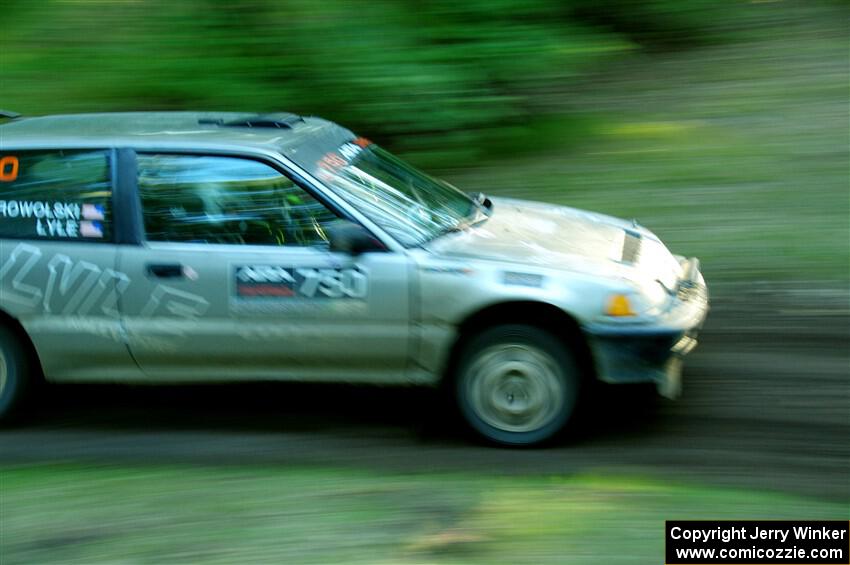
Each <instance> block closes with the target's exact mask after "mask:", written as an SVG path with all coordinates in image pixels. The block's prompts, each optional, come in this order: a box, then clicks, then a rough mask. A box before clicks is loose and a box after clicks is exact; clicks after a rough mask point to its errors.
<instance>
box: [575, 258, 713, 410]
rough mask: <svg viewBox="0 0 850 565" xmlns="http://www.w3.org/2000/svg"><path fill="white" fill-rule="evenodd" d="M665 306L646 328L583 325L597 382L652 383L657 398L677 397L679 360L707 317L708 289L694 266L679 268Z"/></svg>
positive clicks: (691, 346)
mask: <svg viewBox="0 0 850 565" xmlns="http://www.w3.org/2000/svg"><path fill="white" fill-rule="evenodd" d="M685 267H686V269H685V272H686V273H687V274H686V276H685V277H684V278H683V279H682V280H681V281H680V282H679V288H678V291H677V293H676V297H675V298H674V299H673V300H672V301H671V305H670V307H669V308H668V309H667V310H666V311H665V312H664V313H663V314H661V315H660V316H658V317H657V318H656V319H654V320H653V321H652V323H647V324H634V325H626V324H604V323H597V324H588V325H586V326H584V328H583V329H584V332H585V335H586V336H587V340H588V345H589V346H590V351H591V354H592V356H593V361H594V365H595V368H596V375H597V377H598V378H599V379H600V380H602V381H604V382H608V383H646V382H654V383H655V384H656V386H657V387H658V392H659V393H660V394H661V395H662V396H666V397H668V398H675V397H677V396H678V395H679V393H680V392H681V386H682V385H681V375H682V359H683V358H684V356H685V355H687V354H688V353H690V352H691V351H692V350H693V349H694V347H696V345H697V334H698V332H699V330H700V329H701V328H702V325H703V323H704V322H705V318H706V316H707V314H708V290H707V288H706V285H705V281H704V280H703V277H702V275H701V274H700V272H699V268H698V267H699V262H698V261H697V260H696V259H691V260H689V261H688V262H687V264H686V265H685Z"/></svg>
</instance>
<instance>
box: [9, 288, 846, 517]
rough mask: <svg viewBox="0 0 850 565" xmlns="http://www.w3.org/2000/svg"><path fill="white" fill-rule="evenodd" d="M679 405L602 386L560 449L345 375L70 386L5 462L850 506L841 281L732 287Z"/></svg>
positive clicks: (52, 398) (420, 396)
mask: <svg viewBox="0 0 850 565" xmlns="http://www.w3.org/2000/svg"><path fill="white" fill-rule="evenodd" d="M713 305H714V308H713V311H712V313H711V316H710V318H709V321H708V323H707V325H706V328H705V330H704V332H703V334H702V337H701V343H700V346H699V347H698V348H697V350H696V351H695V352H694V353H693V354H692V356H691V357H690V358H689V363H688V364H687V365H686V369H685V379H686V380H685V392H684V396H683V398H682V399H681V400H679V401H677V402H670V401H666V400H660V399H659V400H654V399H653V397H652V396H651V395H647V394H645V391H643V390H635V389H623V388H622V387H605V388H603V389H602V390H599V391H595V393H594V394H593V396H592V398H591V399H590V402H589V403H588V404H587V405H586V409H585V411H584V414H583V415H582V417H581V419H580V421H579V425H578V426H576V428H575V429H574V430H573V432H572V433H570V434H568V435H567V437H565V438H564V440H563V441H561V442H560V443H559V444H557V445H555V446H552V447H548V448H544V449H534V450H509V449H499V448H492V447H486V446H482V445H478V444H475V443H474V442H470V439H469V438H468V437H465V436H464V435H463V434H461V433H458V432H457V429H456V422H455V421H454V420H453V419H452V418H451V416H450V412H449V411H448V410H446V409H445V406H444V405H442V404H440V402H439V399H438V398H437V397H436V395H434V394H431V393H428V392H423V391H420V390H411V389H403V390H387V389H375V388H356V387H345V386H304V385H288V384H282V385H277V384H275V385H242V386H209V387H156V388H153V387H151V388H149V387H141V388H139V387H120V386H85V387H81V386H63V387H51V388H49V389H48V391H47V393H48V395H47V398H45V399H44V401H43V402H42V403H41V405H40V406H39V408H38V410H37V413H36V414H34V415H33V417H32V418H30V419H29V422H27V423H24V424H23V425H19V426H17V427H15V428H13V429H7V430H3V431H2V432H0V465H8V464H16V463H43V464H46V463H50V462H58V461H71V460H86V461H92V460H94V461H99V462H122V463H128V462H129V463H140V464H144V463H149V462H155V463H186V462H191V463H197V464H215V465H229V464H232V465H243V464H257V465H330V466H341V467H354V468H362V469H366V470H370V471H377V472H381V471H385V470H386V471H401V472H408V471H411V472H429V471H433V470H441V471H468V472H474V473H475V472H480V473H508V474H509V473H541V474H552V473H558V474H571V473H595V472H605V473H623V474H629V475H634V474H637V475H646V476H652V477H662V478H664V479H667V478H669V479H673V480H677V481H683V482H688V481H694V482H701V483H711V484H721V485H729V486H736V487H745V488H749V487H755V488H760V489H771V490H780V491H785V492H791V493H799V494H806V495H813V496H818V497H825V498H830V499H834V500H835V499H837V500H848V501H850V312H848V301H847V295H846V293H845V292H829V291H819V292H810V291H806V290H805V289H801V288H783V289H776V288H763V289H762V290H759V288H758V287H756V288H749V289H747V291H746V292H743V293H742V292H739V290H738V289H735V288H732V287H730V288H725V289H721V292H720V296H719V297H715V299H714V301H713Z"/></svg>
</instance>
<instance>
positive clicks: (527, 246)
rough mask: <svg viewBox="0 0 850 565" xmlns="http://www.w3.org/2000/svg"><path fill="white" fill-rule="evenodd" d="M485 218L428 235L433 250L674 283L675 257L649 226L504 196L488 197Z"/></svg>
mask: <svg viewBox="0 0 850 565" xmlns="http://www.w3.org/2000/svg"><path fill="white" fill-rule="evenodd" d="M491 201H492V202H493V212H492V215H491V216H490V218H489V219H488V220H487V221H485V222H482V223H479V224H476V225H474V226H472V227H470V228H469V229H467V230H464V231H462V232H458V233H453V234H449V235H446V236H444V237H440V238H437V239H436V240H434V241H432V242H431V243H430V244H429V246H428V248H429V249H430V250H431V251H433V252H434V253H438V254H441V255H445V256H453V257H470V258H473V257H474V258H480V259H492V260H498V261H510V262H519V263H525V264H534V265H540V266H545V267H555V268H563V269H568V270H576V271H583V272H590V273H594V274H607V275H619V276H624V277H629V278H631V277H632V276H634V275H635V272H636V271H637V272H638V273H640V274H642V275H647V276H650V277H652V278H657V279H660V280H662V282H664V284H665V285H670V286H671V287H672V285H674V284H675V281H676V279H677V278H678V277H679V275H680V274H681V267H680V266H679V263H678V261H677V260H676V259H675V258H674V257H673V256H672V255H671V254H670V252H669V251H667V249H666V248H665V247H664V245H663V244H662V243H661V242H660V241H659V240H658V238H657V237H656V236H655V235H654V234H653V233H652V232H650V231H649V230H647V229H645V228H643V227H641V226H638V225H637V224H636V223H634V222H627V221H625V220H621V219H619V218H614V217H612V216H606V215H605V214H597V213H594V212H587V211H584V210H579V209H576V208H569V207H566V206H555V205H551V204H544V203H539V202H530V201H525V200H515V199H510V198H491Z"/></svg>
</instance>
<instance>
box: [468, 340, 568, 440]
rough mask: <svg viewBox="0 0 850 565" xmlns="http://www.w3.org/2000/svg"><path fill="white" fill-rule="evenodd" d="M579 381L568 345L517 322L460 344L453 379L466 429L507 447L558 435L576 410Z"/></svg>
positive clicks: (548, 438)
mask: <svg viewBox="0 0 850 565" xmlns="http://www.w3.org/2000/svg"><path fill="white" fill-rule="evenodd" d="M581 383H582V375H581V371H580V369H579V364H578V363H577V361H576V358H575V355H574V354H573V352H572V350H571V349H570V347H569V346H568V344H565V343H564V342H563V341H562V340H560V339H558V338H557V337H556V336H554V335H552V334H551V333H549V332H547V331H545V330H543V329H540V328H537V327H534V326H528V325H520V324H506V325H500V326H494V327H492V328H490V329H487V330H484V331H483V332H481V333H480V334H478V335H476V336H474V337H472V338H471V339H470V340H469V341H468V342H467V343H466V344H465V345H464V346H463V349H462V351H461V354H460V357H459V361H458V365H457V370H456V372H455V380H454V384H455V396H456V399H457V402H458V406H459V408H460V412H461V414H462V415H463V417H464V419H465V420H466V422H467V423H468V424H469V425H470V427H471V428H472V429H473V430H474V431H475V432H477V433H478V434H479V435H480V436H481V437H483V438H484V439H486V440H487V441H490V442H493V443H497V444H501V445H511V446H531V445H536V444H540V443H543V442H546V441H547V440H550V439H552V438H553V437H554V436H555V435H556V434H558V432H560V431H561V430H562V429H563V428H564V426H565V425H566V424H567V422H568V421H569V419H570V417H571V416H572V414H573V412H574V410H575V407H576V404H577V402H578V397H579V392H580V390H581ZM538 408H539V410H538ZM537 412H539V413H537Z"/></svg>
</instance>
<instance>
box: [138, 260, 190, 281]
mask: <svg viewBox="0 0 850 565" xmlns="http://www.w3.org/2000/svg"><path fill="white" fill-rule="evenodd" d="M147 272H148V275H150V276H153V277H157V278H160V279H177V278H182V277H183V276H184V275H185V273H184V271H183V265H181V264H180V263H148V264H147Z"/></svg>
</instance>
